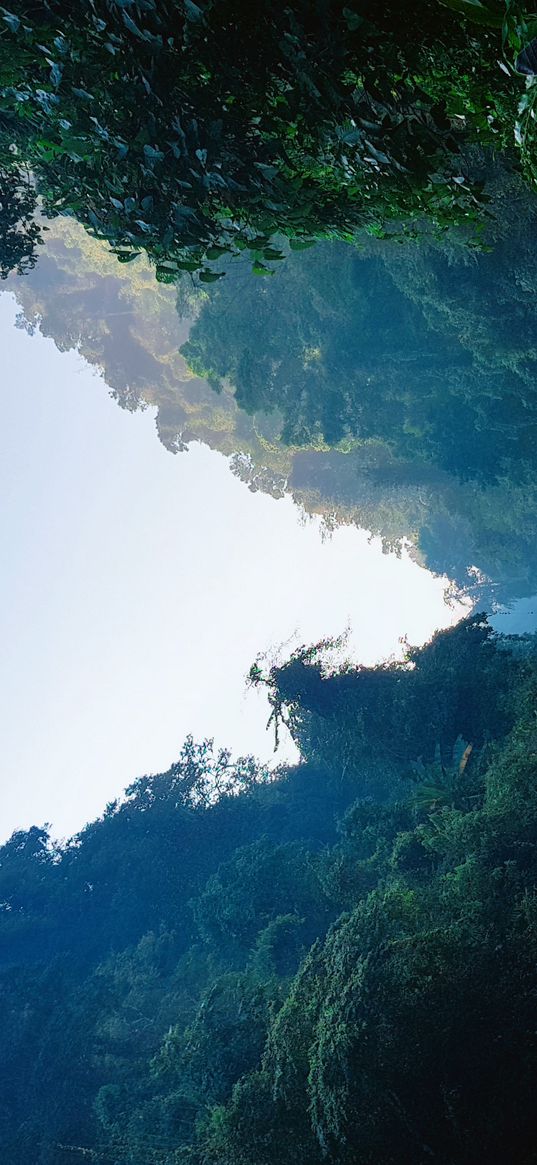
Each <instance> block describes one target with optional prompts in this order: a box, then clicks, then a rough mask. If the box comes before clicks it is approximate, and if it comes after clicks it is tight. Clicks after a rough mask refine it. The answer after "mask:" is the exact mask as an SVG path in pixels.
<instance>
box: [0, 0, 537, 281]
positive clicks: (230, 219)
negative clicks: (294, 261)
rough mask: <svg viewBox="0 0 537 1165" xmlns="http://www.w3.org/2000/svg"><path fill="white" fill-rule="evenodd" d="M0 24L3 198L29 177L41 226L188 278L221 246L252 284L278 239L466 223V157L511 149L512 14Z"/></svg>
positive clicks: (223, 8)
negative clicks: (80, 227) (62, 224)
mask: <svg viewBox="0 0 537 1165" xmlns="http://www.w3.org/2000/svg"><path fill="white" fill-rule="evenodd" d="M453 9H455V11H453ZM461 13H462V15H461ZM469 15H470V16H471V18H472V19H471V20H470V22H469V21H468V16H469ZM483 15H485V17H486V19H485V20H480V19H479V18H480V16H481V17H482V16H483ZM476 17H477V23H476ZM1 18H2V26H3V27H2V35H1V37H0V115H1V125H0V161H1V165H2V171H3V174H4V178H3V182H4V184H5V183H6V182H7V181H8V178H9V179H10V180H11V181H12V182H13V181H14V175H16V173H17V168H18V167H19V166H20V165H21V164H22V165H24V166H25V167H29V168H30V169H31V171H32V174H33V176H34V181H35V187H36V190H37V191H38V192H39V194H40V197H41V198H42V200H43V209H44V213H45V215H54V214H58V213H64V214H73V215H75V216H76V217H77V218H78V219H79V220H80V221H81V222H82V223H84V225H85V226H86V227H87V228H88V229H89V230H91V231H93V232H95V233H96V234H97V235H98V236H100V237H102V238H105V239H107V240H108V241H109V243H110V244H111V246H112V248H113V250H114V251H115V253H116V254H117V256H118V258H119V260H120V261H124V262H126V261H129V260H130V259H132V258H133V257H134V256H135V255H136V253H137V252H140V251H142V250H143V251H146V252H147V253H148V254H149V255H150V257H151V259H152V260H153V262H154V263H155V265H156V268H157V274H158V276H159V277H160V278H161V279H164V280H168V279H173V278H175V277H176V276H177V274H178V272H180V271H181V270H185V269H186V270H190V271H198V272H200V278H201V279H202V280H203V281H205V282H211V281H214V280H216V279H218V278H219V276H220V275H221V274H222V269H221V262H220V266H219V265H218V261H221V260H222V259H225V258H226V256H228V255H229V254H234V253H237V251H239V250H246V251H247V253H248V254H249V256H250V258H251V260H252V263H253V268H254V271H255V272H256V273H258V274H264V273H266V272H267V271H270V270H271V268H272V265H273V264H274V263H277V261H278V260H279V259H280V258H281V250H280V248H279V246H278V245H277V242H275V235H277V234H281V233H283V234H284V235H286V236H287V237H289V238H290V239H291V242H292V246H296V247H300V246H302V245H303V243H304V242H306V241H309V240H310V239H312V238H318V237H324V236H326V235H330V236H336V237H343V238H347V239H352V238H353V237H354V234H355V232H356V230H357V229H358V228H359V227H363V226H367V227H369V229H371V230H373V231H374V232H377V233H383V231H385V230H386V229H387V228H388V229H393V230H394V231H395V232H396V233H401V232H402V233H405V232H408V231H410V232H413V231H414V230H415V229H416V227H417V225H418V224H419V222H420V221H421V220H423V219H426V220H428V221H429V222H430V223H432V224H434V225H436V226H437V227H438V228H444V227H446V226H447V225H452V224H453V223H462V224H467V223H468V222H469V221H472V220H475V221H476V222H477V221H478V220H479V218H480V216H481V215H482V213H483V211H484V209H485V205H484V203H483V200H482V189H481V186H480V183H479V181H478V180H477V178H476V176H475V174H474V173H473V167H472V162H471V155H470V154H469V153H468V149H469V147H470V146H471V145H472V144H474V145H475V144H478V145H479V146H481V147H483V148H485V147H491V148H494V149H496V150H497V149H498V148H507V149H512V148H513V142H514V138H513V134H514V126H515V123H516V119H517V116H518V115H517V109H518V103H519V101H520V98H521V93H522V82H521V81H517V79H516V76H515V75H514V73H513V70H512V68H511V64H510V54H511V56H512V51H513V47H514V46H518V47H520V45H521V43H522V39H523V38H524V36H529V34H530V31H531V29H530V27H529V26H526V24H525V23H524V18H523V15H522V13H521V11H520V10H519V8H518V6H517V5H516V4H515V3H513V2H512V0H509V3H508V5H507V8H505V7H504V6H503V5H501V4H500V3H498V4H495V5H494V4H491V5H490V6H489V7H485V6H484V5H482V4H479V3H475V2H472V3H469V2H468V3H455V2H453V3H451V0H450V6H447V5H446V4H444V3H440V2H439V0H438V2H436V3H433V4H431V3H429V2H428V0H415V2H414V3H413V4H412V6H411V8H410V9H407V8H404V7H403V8H402V7H401V5H400V4H399V3H387V4H384V5H382V7H380V8H379V6H378V5H377V4H374V3H372V2H371V0H355V2H354V3H352V4H349V5H347V4H345V3H344V0H316V2H315V3H313V4H312V3H310V2H309V0H293V2H292V3H290V4H288V5H285V6H281V5H278V4H274V3H273V0H262V2H260V3H257V4H256V5H255V9H254V7H253V6H252V5H251V4H247V3H244V2H243V0H200V2H199V3H193V0H166V2H164V3H158V4H157V3H156V0H82V2H81V3H79V4H77V5H75V6H73V5H72V4H66V3H65V2H64V0H47V2H43V3H40V4H31V5H28V4H27V3H26V2H25V0H14V2H13V3H12V4H11V5H10V6H9V8H3V9H2V13H1ZM502 21H503V29H504V44H505V45H506V46H507V53H506V59H507V61H508V62H509V63H508V64H507V65H505V63H504V68H503V71H502V69H500V68H499V66H498V60H499V59H500V61H501V55H502V35H501V25H502ZM532 100H533V99H532ZM530 106H531V101H530V102H529V103H528V100H526V106H525V114H524V116H526V122H525V123H524V125H525V126H526V123H527V132H526V130H525V131H524V134H522V130H520V131H519V137H520V140H521V142H522V141H523V143H524V150H525V153H524V156H526V154H527V155H528V158H529V159H530V161H529V162H528V165H527V169H528V172H529V173H530V176H531V164H530V163H531V158H532V151H531V144H528V143H529V136H531V134H530V131H531V125H532V123H531V117H530V113H531V109H530ZM521 116H522V115H521ZM528 135H529V136H528ZM15 201H16V200H15ZM20 209H21V235H22V239H21V242H20V244H19V249H20V248H22V250H23V251H24V250H25V247H26V246H27V242H25V241H24V240H25V239H26V240H27V239H28V231H27V229H26V227H25V225H24V224H25V221H26V220H25V213H24V209H23V208H20ZM10 213H11V215H12V216H13V214H15V207H14V208H13V209H12V211H11V212H10ZM390 224H392V228H390ZM12 261H13V260H12V259H10V258H9V256H7V257H6V260H5V263H8V262H12ZM16 262H17V260H16V259H15V265H16Z"/></svg>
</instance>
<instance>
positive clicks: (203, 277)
mask: <svg viewBox="0 0 537 1165" xmlns="http://www.w3.org/2000/svg"><path fill="white" fill-rule="evenodd" d="M224 275H225V271H200V275H199V277H200V283H216V282H217V280H218V279H223V278H224Z"/></svg>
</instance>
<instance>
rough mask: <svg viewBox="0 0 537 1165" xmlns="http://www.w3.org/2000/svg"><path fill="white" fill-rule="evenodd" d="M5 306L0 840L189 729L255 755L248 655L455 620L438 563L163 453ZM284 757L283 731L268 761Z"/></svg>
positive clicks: (384, 650)
mask: <svg viewBox="0 0 537 1165" xmlns="http://www.w3.org/2000/svg"><path fill="white" fill-rule="evenodd" d="M16 311H17V308H16V304H15V301H14V299H13V297H12V296H11V295H10V294H3V295H1V296H0V342H1V345H2V353H3V377H2V382H1V385H0V397H1V409H2V426H1V436H0V546H1V557H0V563H1V565H0V636H1V639H0V643H1V652H0V764H1V766H2V774H1V780H0V840H2V839H5V838H6V837H8V836H9V835H10V834H11V832H12V831H13V830H14V829H25V828H28V827H29V826H30V825H32V824H38V825H41V824H43V823H45V822H48V823H50V824H51V826H52V834H53V836H54V837H56V838H66V837H68V836H71V835H72V834H73V833H74V832H76V831H77V830H78V829H80V828H81V827H82V825H83V824H85V822H87V821H88V820H91V819H93V818H95V817H96V816H98V815H99V814H100V813H101V812H102V810H103V808H104V806H105V804H106V802H107V801H110V800H112V799H114V798H115V797H116V796H118V795H120V794H121V792H122V790H123V789H124V787H125V786H126V785H127V784H129V783H130V781H132V780H134V779H135V778H136V777H137V776H141V775H143V774H145V773H158V772H161V771H164V770H165V769H167V768H168V767H169V765H170V764H171V763H172V762H173V761H174V760H176V759H177V757H178V755H179V752H180V749H181V744H182V742H183V740H184V738H185V736H186V735H187V734H188V733H192V734H193V736H194V737H195V738H196V739H203V738H204V737H206V736H210V737H214V738H215V741H216V743H217V744H218V745H225V746H226V747H229V748H231V749H232V751H233V752H234V753H235V754H236V755H245V754H247V753H250V752H252V753H254V754H255V755H257V756H259V757H260V758H261V759H263V760H265V761H268V760H271V759H272V758H273V744H274V742H273V737H272V735H271V734H270V733H268V732H267V731H266V721H267V717H268V705H267V703H266V698H265V697H264V696H263V694H262V693H260V692H254V691H251V690H248V689H247V687H246V675H247V672H248V669H249V667H250V665H251V664H252V663H253V661H254V660H255V658H256V657H257V655H258V654H259V653H260V652H268V651H271V650H273V649H275V648H278V647H279V648H280V649H281V651H282V652H283V654H284V655H285V650H286V649H287V650H288V651H289V652H290V651H291V650H292V649H293V647H296V646H297V645H299V644H300V643H303V642H307V643H310V642H314V641H317V640H318V639H320V638H323V637H325V636H328V635H339V634H340V633H341V632H343V631H344V630H345V628H346V627H350V628H351V635H350V639H349V642H348V645H347V648H346V652H347V654H351V655H352V657H353V658H355V659H356V660H359V661H360V662H363V663H374V662H376V661H378V660H380V659H384V658H387V657H388V656H391V655H393V654H398V653H400V651H401V642H400V641H401V638H402V637H404V636H407V637H408V639H409V640H410V642H412V643H416V644H417V643H421V642H425V641H426V640H427V639H429V638H430V636H431V635H432V634H433V632H434V631H435V630H436V629H437V628H439V627H444V626H448V625H450V624H451V623H453V622H455V621H456V620H457V618H459V617H460V615H461V613H462V609H461V607H460V606H458V607H454V608H453V607H449V606H448V605H446V602H445V588H446V580H445V579H444V580H442V579H439V578H435V577H433V576H432V575H431V574H429V573H428V572H427V571H425V570H423V569H422V568H420V567H419V566H417V565H416V564H415V563H413V562H412V561H411V560H410V559H409V558H408V557H407V556H405V555H403V556H402V557H401V558H397V557H396V556H394V555H389V556H388V555H384V554H383V553H382V550H381V547H380V544H379V543H378V541H376V540H372V541H371V540H369V538H368V535H367V533H365V532H362V531H358V530H356V529H354V528H342V529H340V530H338V531H336V532H335V534H334V535H333V536H332V537H331V538H330V539H328V540H327V539H324V540H323V538H322V536H321V527H320V523H319V521H318V520H317V519H315V520H306V521H304V519H303V517H302V516H301V514H300V511H299V510H298V508H297V507H296V506H295V505H294V503H293V502H292V500H291V499H289V498H286V499H283V500H275V499H273V498H271V497H268V496H265V495H263V494H261V493H255V494H254V493H251V492H250V491H249V490H248V489H247V487H246V486H245V485H244V484H243V483H242V482H240V481H239V480H238V479H237V478H236V477H234V476H233V474H232V473H231V471H230V469H229V466H228V463H227V461H226V459H225V458H224V457H223V456H221V455H220V454H218V453H214V452H212V451H211V450H209V449H207V448H206V447H205V446H202V445H193V446H191V447H190V449H189V451H188V452H187V453H184V454H178V455H176V456H173V455H172V454H170V453H169V452H167V451H166V450H165V449H164V447H163V446H162V445H161V444H160V442H159V441H158V438H157V434H156V429H155V421H154V415H153V413H152V411H150V410H146V411H144V412H140V413H136V414H132V413H128V412H124V411H122V410H121V409H120V408H119V407H118V405H117V404H116V402H115V401H113V400H112V399H111V397H110V396H109V392H108V389H107V386H106V384H105V383H104V381H103V379H102V378H101V377H100V376H99V375H98V373H96V372H95V370H94V369H92V368H90V367H89V365H87V364H85V362H84V361H83V360H82V358H81V357H80V355H79V354H78V353H77V352H68V353H60V352H59V351H58V350H57V349H56V348H55V346H54V344H53V342H52V341H51V340H48V339H45V338H43V337H42V336H40V335H39V334H36V335H34V336H32V337H31V336H28V335H27V334H26V333H25V332H24V331H21V330H19V329H17V328H15V316H16ZM284 645H287V648H286V647H285V646H284ZM295 756H296V754H295V752H294V748H293V746H292V743H291V742H290V740H289V739H287V741H286V742H285V743H284V746H283V751H282V750H280V752H279V753H278V755H277V758H276V759H277V760H278V761H280V760H283V759H286V758H290V759H293V758H294V757H295Z"/></svg>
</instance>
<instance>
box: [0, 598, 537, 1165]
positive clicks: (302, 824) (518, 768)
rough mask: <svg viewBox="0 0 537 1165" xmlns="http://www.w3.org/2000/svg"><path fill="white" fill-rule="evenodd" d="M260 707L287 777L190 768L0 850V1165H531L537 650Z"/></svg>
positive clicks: (477, 652) (536, 1058) (516, 647)
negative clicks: (69, 832)
mask: <svg viewBox="0 0 537 1165" xmlns="http://www.w3.org/2000/svg"><path fill="white" fill-rule="evenodd" d="M321 658H322V650H321V649H310V650H309V651H305V650H302V651H301V652H297V653H296V654H295V656H294V657H293V658H292V659H291V660H290V661H289V662H288V663H287V664H286V665H284V666H281V667H274V668H272V669H270V670H269V672H268V673H267V674H263V672H262V670H261V669H260V668H259V667H256V668H255V669H253V672H252V678H253V680H254V681H255V682H257V683H261V684H267V685H268V691H269V693H270V696H271V700H272V704H273V709H274V714H275V716H276V717H281V716H282V715H283V716H284V717H285V718H286V720H287V721H288V722H289V723H290V725H291V727H292V731H293V733H294V734H295V737H296V739H297V740H298V742H299V743H300V746H301V749H302V754H303V760H302V763H301V764H300V765H298V766H297V767H295V768H291V769H284V770H281V771H279V772H277V773H276V774H269V773H267V772H266V771H264V770H260V769H259V767H258V766H257V765H256V764H255V763H254V762H253V761H252V760H249V759H245V760H240V761H237V762H233V761H232V759H231V758H230V756H229V755H228V754H227V753H220V754H215V752H214V750H213V749H212V747H211V745H210V744H209V743H207V742H206V743H205V744H202V745H195V744H194V743H193V742H192V741H191V740H189V741H187V742H186V744H185V747H184V749H183V752H182V754H181V757H180V759H179V761H178V762H177V764H175V765H173V766H172V768H171V769H170V770H169V772H168V773H166V774H164V775H163V776H160V777H153V778H148V777H145V778H142V779H141V780H138V781H137V782H135V783H134V784H133V785H132V786H131V788H130V789H129V790H128V791H127V795H126V798H125V800H124V801H123V802H121V803H119V804H112V805H110V806H108V808H107V810H106V812H105V814H104V816H103V818H102V819H101V820H99V821H96V822H94V823H93V824H91V825H89V826H87V827H86V828H85V829H84V830H83V831H82V833H81V834H80V835H79V836H78V837H77V838H74V839H73V840H72V842H70V843H69V844H68V845H67V846H66V847H63V848H59V849H58V848H57V847H55V846H54V845H53V844H52V843H51V842H50V840H49V838H48V836H47V833H46V830H44V829H40V828H35V829H32V830H30V831H28V832H27V833H18V834H15V835H14V836H13V837H12V838H11V839H10V841H9V842H7V843H6V844H5V845H4V846H3V847H2V849H0V900H1V902H2V907H1V911H0V933H1V935H2V944H1V948H0V958H1V984H2V989H1V994H0V999H1V1003H0V1009H1V1015H2V1032H3V1041H2V1055H1V1068H0V1072H1V1077H0V1079H1V1094H2V1107H1V1110H0V1140H1V1145H2V1156H3V1159H5V1160H9V1162H10V1165H52V1163H54V1165H59V1163H60V1162H61V1165H64V1162H65V1163H67V1162H68V1161H76V1160H78V1159H90V1160H94V1161H95V1162H97V1163H100V1162H103V1163H104V1162H115V1163H116V1165H147V1163H153V1162H154V1163H157V1162H159V1163H167V1165H170V1163H171V1162H175V1163H181V1165H183V1163H186V1162H189V1163H190V1162H192V1163H195V1165H202V1163H203V1165H206V1163H208V1162H215V1165H216V1163H217V1162H218V1165H228V1163H229V1165H274V1163H281V1165H291V1163H293V1165H312V1163H314V1162H319V1163H321V1162H323V1161H330V1160H337V1161H338V1162H349V1163H351V1162H352V1163H353V1165H354V1163H357V1162H364V1163H365V1162H371V1165H373V1163H374V1165H392V1163H394V1165H395V1162H398V1163H401V1162H402V1163H406V1162H408V1163H409V1165H410V1163H412V1165H419V1163H420V1162H423V1163H424V1165H425V1163H426V1162H428V1161H429V1160H431V1159H433V1160H436V1161H438V1162H440V1163H442V1165H453V1163H454V1162H457V1165H467V1163H468V1165H470V1163H471V1165H477V1162H478V1161H482V1160H483V1159H486V1160H487V1161H490V1162H491V1163H492V1162H498V1165H499V1163H500V1162H502V1163H503V1162H504V1161H505V1160H510V1161H516V1162H517V1165H526V1163H527V1165H529V1163H530V1162H533V1161H534V1160H535V1136H536V1132H537V1129H536V1125H535V1122H536V1117H535V1106H534V1090H535V1076H536V1071H537V1044H536V1038H535V975H534V963H535V954H536V945H535V944H536V934H535V927H536V923H535V879H536V876H537V800H536V796H535V787H536V782H535V775H536V773H535V752H536V740H535V731H536V730H535V698H536V695H537V671H536V663H535V648H534V646H533V643H532V641H525V640H518V641H505V642H502V641H497V640H495V639H494V638H493V637H492V636H491V633H490V630H489V628H488V627H487V625H486V623H484V622H483V621H482V620H481V619H480V618H479V617H474V618H473V619H471V620H468V621H466V622H465V623H462V624H461V625H459V626H458V627H457V628H456V629H454V630H453V631H450V632H448V633H443V634H441V635H439V636H437V637H436V639H435V640H434V641H433V642H432V644H431V645H429V646H428V647H425V648H424V649H421V650H419V651H410V652H409V655H408V658H407V661H406V663H404V664H387V665H384V666H383V667H380V668H377V669H366V668H358V669H356V668H350V667H349V668H344V669H343V670H340V671H339V672H337V673H335V674H327V673H326V672H325V671H324V670H323V666H322V662H321Z"/></svg>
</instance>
